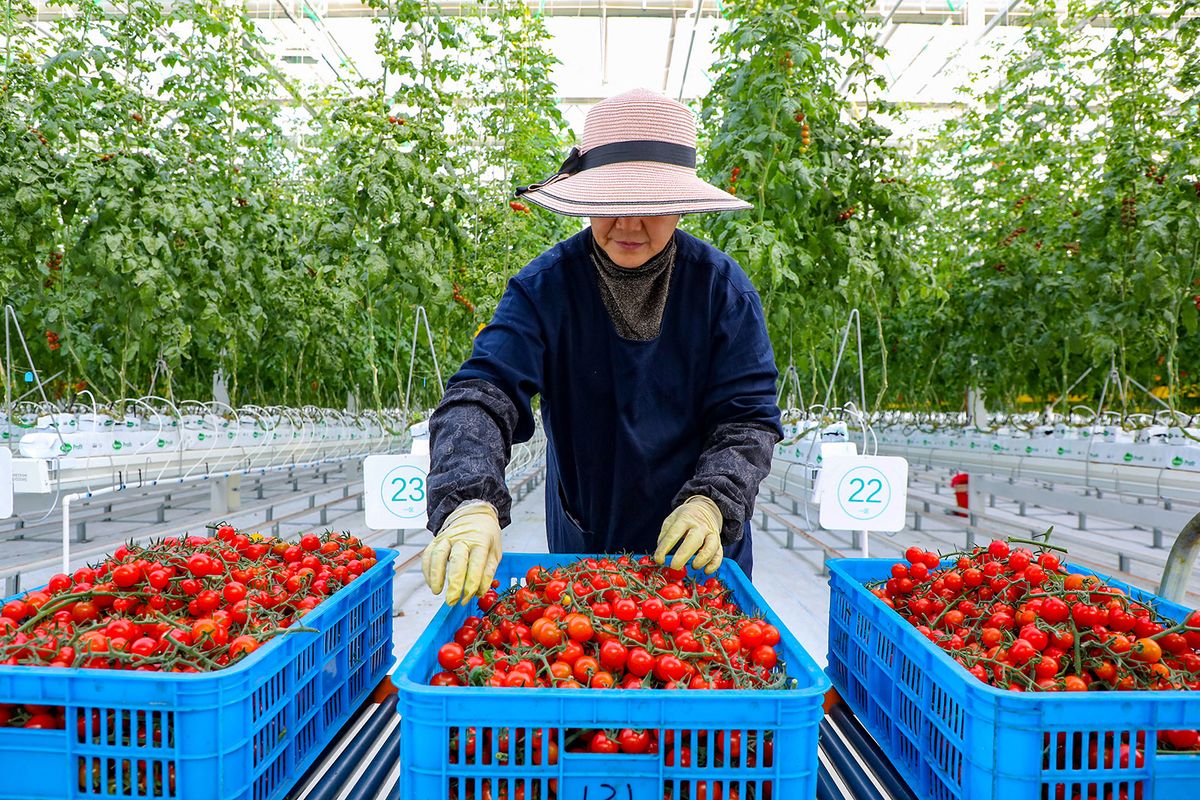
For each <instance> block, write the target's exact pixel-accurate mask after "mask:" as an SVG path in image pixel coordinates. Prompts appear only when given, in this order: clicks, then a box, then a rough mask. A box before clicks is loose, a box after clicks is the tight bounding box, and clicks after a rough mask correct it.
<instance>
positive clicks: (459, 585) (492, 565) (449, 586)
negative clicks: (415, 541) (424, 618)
mask: <svg viewBox="0 0 1200 800" xmlns="http://www.w3.org/2000/svg"><path fill="white" fill-rule="evenodd" d="M501 555H502V551H501V549H500V520H499V519H498V518H497V517H496V509H495V508H493V507H492V504H491V503H487V502H484V501H482V500H476V501H472V502H469V503H463V504H462V505H460V506H459V507H458V508H456V509H454V511H452V512H451V513H450V516H448V517H446V521H445V522H443V523H442V529H441V531H439V532H438V535H437V536H435V537H433V541H432V542H430V543H429V545H428V546H427V547H426V548H425V552H423V553H422V554H421V572H423V573H424V575H425V583H427V584H428V585H429V589H430V591H432V592H433V593H434V594H437V593H438V592H440V591H442V582H443V580H444V581H445V584H446V605H454V604H455V603H461V604H462V605H466V604H467V603H469V602H470V601H471V599H472V598H474V597H481V596H482V595H483V594H484V593H485V592H487V590H488V589H490V588H491V586H492V578H493V577H494V576H495V574H496V567H498V566H499V565H500V556H501Z"/></svg>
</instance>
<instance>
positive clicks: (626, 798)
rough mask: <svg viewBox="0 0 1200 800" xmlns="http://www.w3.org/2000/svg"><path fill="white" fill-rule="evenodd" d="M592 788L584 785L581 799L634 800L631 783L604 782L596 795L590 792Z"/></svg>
mask: <svg viewBox="0 0 1200 800" xmlns="http://www.w3.org/2000/svg"><path fill="white" fill-rule="evenodd" d="M591 789H592V787H591V786H584V787H583V797H582V798H581V800H633V784H630V783H625V784H612V783H602V784H600V786H599V791H598V792H597V793H596V794H595V795H592V794H589V792H590V791H591Z"/></svg>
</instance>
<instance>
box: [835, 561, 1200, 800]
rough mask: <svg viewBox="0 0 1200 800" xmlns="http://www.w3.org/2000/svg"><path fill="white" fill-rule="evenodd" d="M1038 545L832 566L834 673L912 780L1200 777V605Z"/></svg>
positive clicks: (1106, 786) (1105, 791)
mask: <svg viewBox="0 0 1200 800" xmlns="http://www.w3.org/2000/svg"><path fill="white" fill-rule="evenodd" d="M1066 558H1067V556H1066V553H1065V551H1063V550H1062V549H1061V548H1057V547H1052V546H1051V545H1049V544H1048V542H1043V541H1039V540H1012V539H1010V540H1009V541H1007V542H1005V541H994V542H991V543H990V544H989V545H987V546H980V547H974V548H971V549H970V550H967V551H965V552H961V553H950V554H938V553H932V552H927V551H924V550H922V549H921V548H919V547H910V548H909V549H908V551H907V552H906V553H905V558H904V560H902V561H900V562H893V561H889V560H886V559H835V560H831V561H830V562H829V571H830V578H829V583H830V589H831V592H830V605H829V615H830V625H829V668H828V671H829V674H830V677H832V679H833V684H834V687H835V688H836V689H837V690H838V692H839V693H840V694H841V695H842V697H843V699H844V700H845V701H846V703H847V704H848V705H849V706H850V708H851V709H852V710H853V711H854V713H855V714H856V715H857V716H858V717H859V719H860V720H861V721H862V722H863V724H864V725H865V726H866V728H867V730H868V731H870V732H871V734H872V735H873V736H874V738H875V739H876V741H877V742H878V743H879V745H880V747H881V748H882V749H883V750H884V752H885V753H887V755H888V756H889V757H890V759H891V761H892V763H893V764H894V765H895V766H896V768H897V769H898V770H899V771H900V773H901V775H902V776H903V777H904V778H905V780H906V781H908V783H909V784H910V786H911V787H912V788H913V789H914V790H915V791H916V792H917V793H918V794H919V795H920V796H921V797H927V798H939V799H941V798H946V799H947V800H950V799H951V798H954V799H956V800H1008V799H1009V798H1030V800H1169V799H1171V798H1178V797H1184V796H1189V795H1190V794H1191V793H1192V792H1193V791H1194V787H1195V785H1196V782H1197V781H1200V691H1198V690H1200V613H1198V612H1195V611H1192V610H1190V609H1187V608H1184V607H1183V606H1181V605H1178V604H1176V603H1172V602H1169V601H1167V600H1165V599H1163V598H1160V597H1157V596H1155V595H1154V594H1152V593H1150V592H1147V591H1144V590H1141V589H1138V588H1136V587H1133V586H1129V585H1128V584H1125V583H1122V582H1121V581H1118V580H1114V579H1112V578H1109V577H1107V576H1104V575H1101V574H1099V573H1096V572H1092V571H1091V570H1088V569H1084V568H1081V567H1078V566H1075V565H1073V564H1070V563H1067V561H1066Z"/></svg>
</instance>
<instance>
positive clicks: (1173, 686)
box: [871, 539, 1200, 750]
mask: <svg viewBox="0 0 1200 800" xmlns="http://www.w3.org/2000/svg"><path fill="white" fill-rule="evenodd" d="M1022 541H1023V540H1012V539H1010V540H1009V541H1008V542H1004V541H998V540H997V541H993V542H991V543H990V544H989V545H988V546H987V547H976V548H974V549H972V550H970V551H968V552H963V553H953V554H950V555H948V556H940V555H938V554H937V553H932V552H927V551H925V550H922V549H921V548H919V547H910V548H908V550H907V551H906V552H905V559H906V561H905V562H901V563H896V564H893V565H892V568H891V577H890V578H889V579H888V580H887V581H886V582H883V583H881V584H878V585H875V586H873V587H872V589H871V591H872V592H873V593H874V594H875V595H876V596H877V597H878V598H879V599H880V600H882V601H883V602H884V603H885V604H886V605H888V606H890V607H892V608H894V609H895V610H896V611H897V612H898V613H899V614H900V615H901V616H903V617H904V618H905V619H906V620H907V621H908V622H909V623H910V624H912V625H913V626H915V627H916V629H917V631H918V632H920V633H921V634H922V635H923V636H925V637H926V638H928V639H929V640H930V641H931V642H933V643H934V644H936V645H937V646H938V647H940V648H942V649H943V650H945V651H946V652H947V653H949V654H950V655H951V656H952V657H953V658H954V660H955V661H957V662H958V663H959V664H960V665H962V667H963V668H964V669H966V670H967V671H968V672H970V674H971V675H973V676H974V677H975V678H977V679H978V680H980V681H982V682H984V683H986V684H989V685H991V686H995V687H998V688H1001V689H1007V690H1010V691H1014V692H1027V691H1028V692H1087V691H1136V690H1143V691H1144V690H1149V691H1164V690H1193V689H1200V611H1194V612H1192V613H1191V614H1189V615H1188V617H1187V618H1186V619H1185V620H1183V621H1181V622H1177V621H1173V620H1170V619H1168V618H1166V617H1164V616H1163V615H1161V614H1160V613H1159V612H1158V611H1157V610H1156V609H1155V608H1154V606H1152V605H1150V604H1149V603H1146V602H1143V601H1141V600H1138V599H1136V598H1134V597H1131V596H1130V595H1129V594H1128V593H1127V592H1126V591H1125V590H1123V589H1121V588H1120V587H1117V586H1112V585H1109V584H1106V583H1105V582H1104V581H1102V580H1101V579H1099V578H1097V577H1096V576H1093V575H1085V574H1081V573H1074V572H1070V571H1068V569H1067V568H1066V567H1065V566H1064V564H1063V562H1062V559H1061V557H1060V555H1059V554H1058V552H1065V551H1063V550H1061V548H1052V547H1050V546H1049V545H1047V544H1045V543H1042V542H1035V541H1029V542H1023V543H1024V544H1028V545H1030V547H1012V546H1010V542H1012V543H1022ZM1054 551H1058V552H1054ZM1158 746H1159V748H1160V749H1169V750H1200V732H1197V731H1194V730H1178V731H1174V730H1173V731H1160V732H1159V736H1158Z"/></svg>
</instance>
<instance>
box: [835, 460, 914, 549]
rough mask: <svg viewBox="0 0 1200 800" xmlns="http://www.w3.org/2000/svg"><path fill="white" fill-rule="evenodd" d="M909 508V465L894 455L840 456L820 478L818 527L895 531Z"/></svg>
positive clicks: (901, 527) (902, 523) (903, 521)
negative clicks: (819, 519)
mask: <svg viewBox="0 0 1200 800" xmlns="http://www.w3.org/2000/svg"><path fill="white" fill-rule="evenodd" d="M907 505H908V462H907V461H905V460H904V459H903V458H895V457H893V456H839V457H837V458H835V459H831V460H829V461H828V462H826V463H825V465H824V474H823V475H822V476H821V527H822V528H825V529H826V530H860V531H898V530H902V529H903V528H904V523H905V519H906V514H907Z"/></svg>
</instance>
